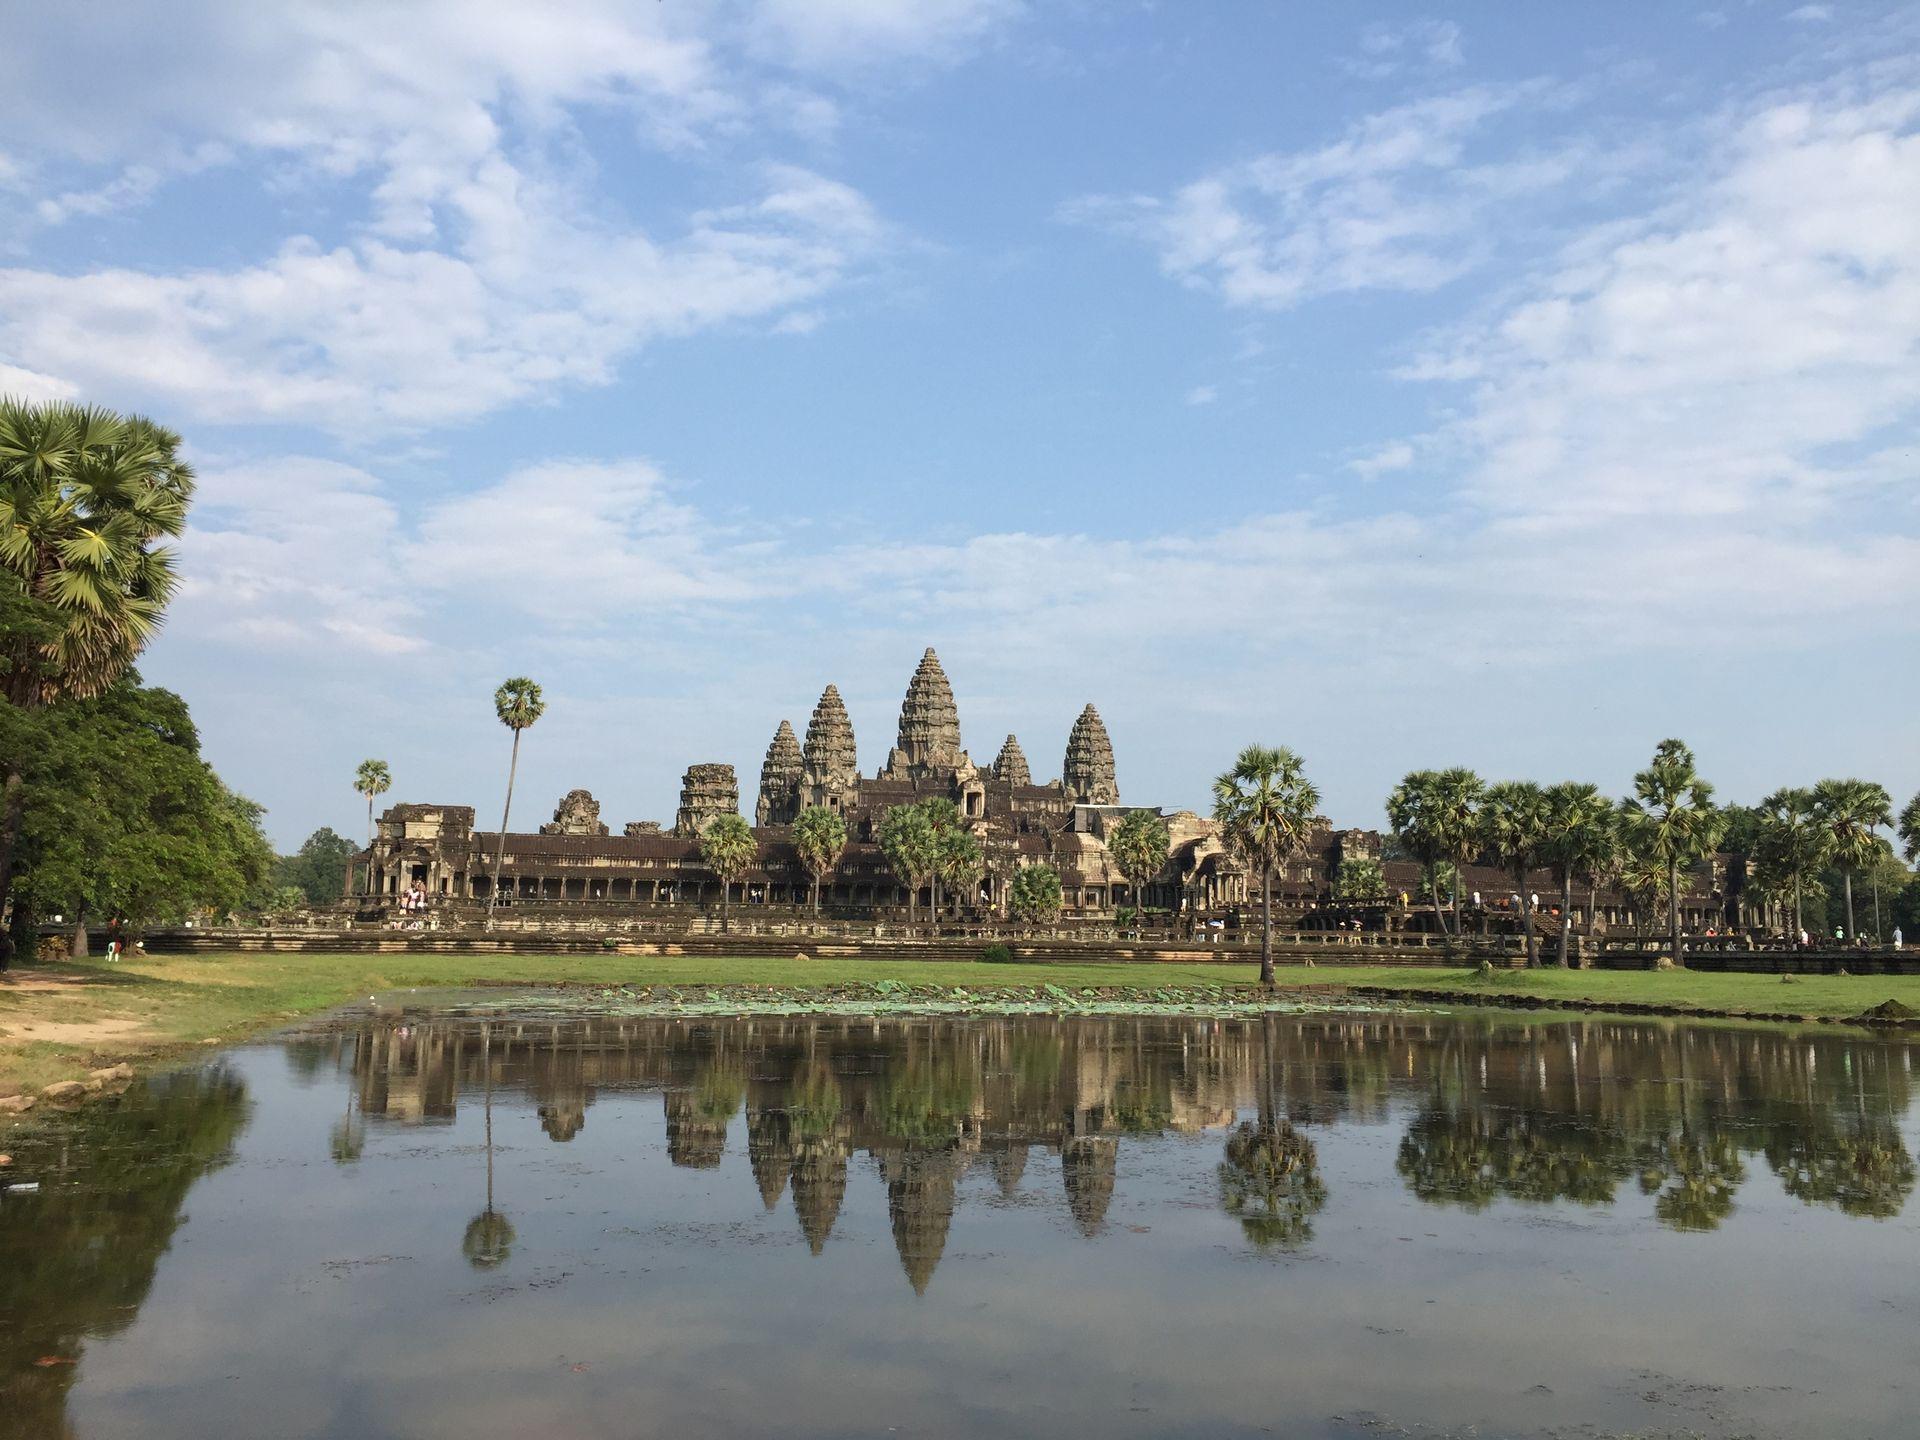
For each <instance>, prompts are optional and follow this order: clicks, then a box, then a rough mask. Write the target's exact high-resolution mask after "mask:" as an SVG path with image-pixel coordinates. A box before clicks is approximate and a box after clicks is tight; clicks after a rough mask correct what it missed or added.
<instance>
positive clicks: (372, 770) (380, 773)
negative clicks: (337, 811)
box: [353, 760, 393, 891]
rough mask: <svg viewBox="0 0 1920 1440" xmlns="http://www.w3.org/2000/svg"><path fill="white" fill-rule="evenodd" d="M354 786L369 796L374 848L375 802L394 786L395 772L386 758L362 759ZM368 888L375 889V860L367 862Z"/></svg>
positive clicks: (370, 837)
mask: <svg viewBox="0 0 1920 1440" xmlns="http://www.w3.org/2000/svg"><path fill="white" fill-rule="evenodd" d="M353 788H354V789H355V790H357V791H359V792H360V793H361V794H362V795H364V796H366V797H367V849H368V850H369V851H371V850H372V849H373V838H374V836H373V802H374V799H375V797H376V796H380V795H384V794H386V793H387V791H389V790H391V789H392V788H393V772H392V771H390V770H388V769H387V762H386V761H384V760H362V761H361V762H360V768H359V769H358V770H356V771H354V772H353ZM367 889H368V890H369V891H371V890H372V889H373V862H372V861H371V860H369V861H368V862H367Z"/></svg>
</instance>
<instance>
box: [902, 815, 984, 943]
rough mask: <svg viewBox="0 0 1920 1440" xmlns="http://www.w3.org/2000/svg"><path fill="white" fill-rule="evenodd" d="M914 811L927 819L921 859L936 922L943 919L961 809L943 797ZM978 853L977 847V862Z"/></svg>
mask: <svg viewBox="0 0 1920 1440" xmlns="http://www.w3.org/2000/svg"><path fill="white" fill-rule="evenodd" d="M914 808H915V809H916V810H918V811H919V812H920V814H921V815H922V816H923V817H925V820H926V853H925V854H924V856H923V857H922V860H921V863H922V864H923V865H924V866H925V869H924V870H923V871H922V872H921V873H922V874H924V875H925V876H926V877H927V879H928V880H930V881H931V882H932V885H933V895H932V899H933V919H934V920H935V921H936V922H937V921H938V920H939V918H940V909H941V901H942V899H943V898H944V897H943V895H942V891H943V890H944V889H945V888H946V887H945V885H944V883H943V882H944V881H945V879H946V875H945V871H946V866H947V855H948V851H949V850H951V849H952V848H953V847H954V846H955V845H957V844H958V843H959V842H957V841H956V840H955V839H954V835H955V833H956V832H958V831H959V830H961V829H962V826H961V824H960V807H959V806H958V805H956V804H954V803H953V801H951V800H949V799H947V797H946V796H944V795H931V796H928V797H927V798H926V799H925V800H922V801H921V802H920V803H919V804H918V805H916V806H915V807H914ZM977 852H978V847H977V846H976V854H975V858H976V859H978V853H977Z"/></svg>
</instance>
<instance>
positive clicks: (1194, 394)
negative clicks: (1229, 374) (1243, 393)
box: [1187, 385, 1220, 405]
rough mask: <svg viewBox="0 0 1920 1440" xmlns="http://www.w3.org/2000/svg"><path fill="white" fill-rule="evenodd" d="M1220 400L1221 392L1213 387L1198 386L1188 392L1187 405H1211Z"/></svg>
mask: <svg viewBox="0 0 1920 1440" xmlns="http://www.w3.org/2000/svg"><path fill="white" fill-rule="evenodd" d="M1219 398H1220V392H1219V390H1218V389H1216V388H1215V387H1214V386H1212V385H1196V386H1194V387H1193V388H1192V389H1191V390H1189V391H1187V404H1189V405H1211V404H1213V402H1214V401H1216V400H1218V399H1219Z"/></svg>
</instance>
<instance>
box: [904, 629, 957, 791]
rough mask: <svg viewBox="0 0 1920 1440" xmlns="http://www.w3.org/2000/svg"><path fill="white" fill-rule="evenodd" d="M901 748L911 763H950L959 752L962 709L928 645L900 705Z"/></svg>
mask: <svg viewBox="0 0 1920 1440" xmlns="http://www.w3.org/2000/svg"><path fill="white" fill-rule="evenodd" d="M900 748H901V749H902V750H903V751H905V752H906V756H907V759H908V761H909V762H911V763H913V764H927V763H929V762H940V761H946V762H949V763H950V762H951V761H952V760H953V759H954V758H956V757H958V755H959V754H960V711H959V709H958V707H956V706H955V705H954V703H953V687H952V686H951V685H949V684H948V683H947V674H946V671H944V670H942V669H941V668H940V657H939V656H938V655H936V654H934V653H933V648H932V647H931V646H929V647H928V648H927V652H926V654H924V655H922V656H921V657H920V664H919V667H918V668H917V669H916V670H915V671H914V672H913V679H912V680H910V681H908V682H907V698H906V699H905V700H904V701H902V702H901V705H900Z"/></svg>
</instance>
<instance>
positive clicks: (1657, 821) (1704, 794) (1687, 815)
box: [1622, 740, 1721, 965]
mask: <svg viewBox="0 0 1920 1440" xmlns="http://www.w3.org/2000/svg"><path fill="white" fill-rule="evenodd" d="M1622 814H1623V815H1624V816H1625V817H1626V826H1625V832H1624V838H1625V840H1626V843H1627V845H1628V846H1629V847H1630V848H1631V849H1632V850H1633V851H1634V852H1635V854H1636V856H1638V857H1639V858H1641V859H1644V860H1646V861H1649V862H1651V863H1656V864H1659V865H1661V866H1662V867H1664V868H1665V870H1666V872H1667V887H1666V889H1667V931H1668V934H1669V936H1670V938H1671V940H1672V943H1673V954H1672V957H1671V958H1672V963H1673V964H1675V965H1678V964H1680V963H1681V962H1682V959H1683V955H1682V952H1681V949H1680V871H1681V870H1682V869H1683V868H1691V867H1692V866H1694V865H1697V864H1699V863H1700V862H1701V861H1702V860H1705V859H1706V858H1707V857H1708V856H1710V855H1712V854H1713V848H1714V846H1715V845H1717V844H1719V842H1720V825H1721V820H1720V813H1719V812H1718V811H1717V810H1715V809H1714V808H1713V786H1711V785H1709V784H1708V783H1707V782H1706V781H1705V780H1702V779H1701V778H1700V772H1699V770H1698V769H1697V768H1696V766H1695V762H1694V758H1693V751H1691V750H1689V749H1688V748H1687V747H1686V745H1685V744H1684V743H1682V742H1681V741H1679V740H1662V741H1661V742H1660V743H1659V744H1658V745H1657V746H1655V747H1654V751H1653V760H1652V762H1651V763H1650V764H1649V765H1648V766H1647V768H1646V769H1644V770H1642V771H1641V772H1640V773H1639V774H1638V775H1635V776H1634V777H1633V794H1632V795H1631V796H1630V797H1629V798H1628V799H1627V800H1626V802H1625V804H1624V805H1623V806H1622Z"/></svg>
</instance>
